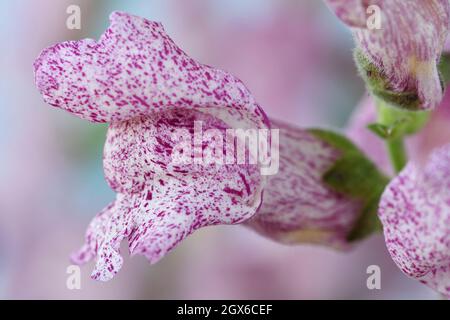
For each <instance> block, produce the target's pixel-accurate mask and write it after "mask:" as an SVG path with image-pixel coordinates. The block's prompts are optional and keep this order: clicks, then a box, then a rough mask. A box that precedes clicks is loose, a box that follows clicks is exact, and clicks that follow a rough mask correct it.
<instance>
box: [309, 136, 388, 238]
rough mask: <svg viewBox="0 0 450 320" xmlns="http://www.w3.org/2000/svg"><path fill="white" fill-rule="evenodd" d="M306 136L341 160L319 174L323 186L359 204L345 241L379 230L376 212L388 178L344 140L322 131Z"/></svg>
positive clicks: (348, 141) (356, 148) (342, 137)
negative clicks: (336, 151) (323, 144)
mask: <svg viewBox="0 0 450 320" xmlns="http://www.w3.org/2000/svg"><path fill="white" fill-rule="evenodd" d="M309 132H311V133H312V134H313V135H314V136H315V137H317V138H319V139H320V140H322V141H324V142H325V143H327V144H328V145H330V146H331V147H333V148H335V149H337V150H338V151H340V152H341V156H340V157H339V158H338V159H337V160H336V161H335V162H334V164H333V165H332V166H331V167H330V168H329V169H328V170H327V171H326V172H325V173H324V174H323V176H322V179H323V181H324V183H325V184H326V185H327V186H328V187H329V188H330V189H332V190H334V191H336V192H338V193H340V194H342V195H345V196H347V197H350V198H353V199H355V200H357V201H360V202H361V204H362V210H361V213H360V215H359V217H358V219H357V221H356V224H355V226H354V228H353V229H352V231H351V232H350V233H349V235H348V240H349V241H356V240H360V239H362V238H364V237H366V236H367V235H369V234H371V233H373V232H376V231H379V230H381V223H380V222H379V220H378V216H377V208H378V202H379V199H380V197H381V194H382V192H383V190H384V188H385V187H386V185H387V184H388V182H389V178H388V177H386V176H385V175H384V174H383V173H381V172H380V171H379V169H378V168H377V166H376V165H375V164H374V163H373V162H372V161H370V160H369V159H368V158H367V157H366V156H365V155H364V153H363V152H362V151H361V150H359V149H358V147H356V146H355V145H354V144H353V143H352V142H351V141H350V140H349V139H347V138H346V137H345V136H343V135H341V134H339V133H336V132H332V131H327V130H323V129H310V130H309Z"/></svg>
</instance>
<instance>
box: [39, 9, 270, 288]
mask: <svg viewBox="0 0 450 320" xmlns="http://www.w3.org/2000/svg"><path fill="white" fill-rule="evenodd" d="M110 20H111V26H110V28H108V30H106V32H105V33H104V34H103V35H102V37H101V38H100V40H99V41H98V42H96V41H94V40H82V41H76V42H64V43H61V44H57V45H55V46H52V47H50V48H47V49H45V50H44V51H43V52H42V53H41V55H40V56H39V57H38V59H37V60H36V62H35V64H34V67H35V80H36V84H37V86H38V88H39V90H40V91H41V93H42V95H43V97H44V99H45V101H46V102H48V103H49V104H51V105H54V106H56V107H60V108H62V109H64V110H67V111H69V112H71V113H73V114H75V115H77V116H79V117H81V118H83V119H87V120H90V121H93V122H110V126H109V129H108V134H107V138H106V143H105V148H104V157H103V163H104V171H105V177H106V180H107V182H108V183H109V185H110V186H111V188H112V189H113V190H115V191H116V192H117V193H118V195H117V199H116V201H115V202H114V203H112V204H110V205H109V206H108V207H106V208H105V209H104V210H103V211H101V212H100V213H99V214H98V215H97V216H96V217H95V218H94V219H93V221H92V222H91V224H90V226H89V227H88V230H87V232H86V237H85V244H84V246H83V247H82V248H81V249H80V251H78V252H77V253H76V254H74V255H73V256H72V260H73V261H74V262H75V263H85V262H87V261H89V260H91V259H93V258H94V257H95V256H97V257H98V258H97V263H96V267H95V270H94V272H93V273H92V277H93V278H94V279H97V280H101V281H107V280H109V279H111V278H112V277H113V276H114V275H115V274H116V273H117V272H118V271H119V269H120V268H121V266H122V263H123V258H122V256H121V254H120V252H119V248H120V244H121V242H122V240H124V239H127V240H128V242H129V247H130V251H131V253H132V254H142V255H144V256H146V257H147V258H148V259H149V260H150V262H152V263H154V262H156V261H158V260H159V259H160V258H162V257H163V256H164V255H165V254H166V253H167V252H169V251H170V250H171V249H173V248H174V247H175V246H176V245H177V244H178V243H179V242H180V241H181V240H183V239H184V238H185V237H186V236H188V235H189V234H191V233H192V232H193V231H195V230H196V229H198V228H201V227H204V226H208V225H215V224H237V223H241V222H243V221H245V220H247V219H249V218H250V217H252V216H253V215H254V214H255V212H256V210H257V208H258V207H259V206H260V204H261V197H262V190H263V187H264V183H265V180H266V179H265V178H264V177H263V176H261V173H260V168H259V165H258V164H249V163H248V159H247V162H245V163H243V164H241V163H239V164H236V162H235V163H232V164H217V163H206V164H205V163H204V162H203V161H202V162H200V163H197V162H195V161H188V162H187V163H181V164H180V163H176V162H174V161H173V160H174V150H175V148H176V147H177V146H178V143H179V141H178V140H177V139H178V138H179V137H178V136H177V134H176V132H177V129H183V130H184V132H187V133H189V134H192V133H194V134H195V130H196V127H195V126H196V123H201V126H202V132H201V133H200V134H202V133H203V132H204V131H206V130H208V129H214V130H216V132H218V133H219V134H222V137H223V140H224V141H221V142H222V143H223V145H225V143H226V141H225V139H226V130H227V129H232V128H240V129H247V128H252V129H259V128H261V129H268V127H269V121H268V119H267V117H266V115H265V114H264V112H263V111H262V109H261V108H260V107H259V105H258V104H257V103H256V102H255V101H254V99H253V97H252V96H251V94H250V93H249V91H248V90H247V89H246V88H245V86H244V85H243V84H242V82H240V81H239V80H238V79H236V78H235V77H233V76H232V75H230V74H228V73H226V72H224V71H221V70H218V69H214V68H212V67H209V66H205V65H201V64H199V63H198V62H196V61H194V60H192V59H191V58H189V57H188V56H187V55H186V54H185V53H184V52H183V51H182V50H181V49H179V48H178V47H177V46H176V45H175V44H174V43H173V42H172V40H171V39H170V38H169V37H168V36H167V35H166V33H165V32H164V29H163V27H162V26H161V25H160V24H158V23H154V22H150V21H148V20H145V19H143V18H139V17H136V16H132V15H128V14H125V13H120V12H114V13H113V14H112V15H111V17H110ZM238 139H239V138H238ZM193 140H195V138H194V139H191V140H190V141H189V142H190V143H189V146H190V148H189V150H190V151H191V152H190V153H188V151H187V150H183V151H184V152H185V154H186V155H187V159H188V160H193V156H194V154H195V151H194V152H192V151H193V150H195V148H200V153H202V152H206V151H205V150H208V148H209V147H211V144H212V143H216V141H215V142H212V141H210V140H206V141H203V140H201V141H200V145H199V146H198V145H195V141H193ZM197 150H198V149H197ZM218 150H219V153H220V155H224V154H225V151H226V148H221V149H218ZM250 153H251V154H249V157H250V158H252V157H254V156H256V155H254V154H253V152H250ZM203 160H204V159H203Z"/></svg>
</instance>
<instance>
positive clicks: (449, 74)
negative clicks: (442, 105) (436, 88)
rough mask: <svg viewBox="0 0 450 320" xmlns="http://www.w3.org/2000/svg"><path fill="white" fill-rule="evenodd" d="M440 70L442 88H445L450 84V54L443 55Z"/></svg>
mask: <svg viewBox="0 0 450 320" xmlns="http://www.w3.org/2000/svg"><path fill="white" fill-rule="evenodd" d="M438 70H439V76H440V79H441V84H442V87H443V88H445V87H447V85H448V84H449V83H450V53H448V52H444V53H443V54H442V55H441V60H440V61H439V65H438Z"/></svg>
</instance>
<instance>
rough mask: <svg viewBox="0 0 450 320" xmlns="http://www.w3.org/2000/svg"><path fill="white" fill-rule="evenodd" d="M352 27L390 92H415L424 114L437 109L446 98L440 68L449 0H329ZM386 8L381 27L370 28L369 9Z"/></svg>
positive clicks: (357, 42) (449, 11)
mask: <svg viewBox="0 0 450 320" xmlns="http://www.w3.org/2000/svg"><path fill="white" fill-rule="evenodd" d="M327 3H328V5H329V7H330V8H331V9H332V10H333V11H334V12H335V13H336V15H337V16H338V17H339V18H340V19H341V20H342V21H343V22H344V23H345V24H347V25H348V26H349V27H350V28H352V32H353V35H354V38H355V42H356V45H357V48H358V49H360V50H362V52H363V54H364V55H365V57H366V58H367V59H369V60H370V62H371V63H373V64H374V65H375V66H376V67H377V69H378V70H379V71H380V72H381V74H382V75H383V77H384V78H385V80H386V81H387V83H388V85H389V88H388V89H389V90H392V91H394V92H397V93H413V94H416V95H417V96H418V98H419V100H420V106H419V108H421V109H429V108H434V107H436V106H437V105H438V104H439V102H440V101H441V99H442V91H443V90H442V87H441V83H440V80H439V73H438V70H437V63H438V62H439V59H440V56H441V53H442V50H443V47H444V43H445V40H446V37H447V33H448V27H449V19H450V5H449V2H448V1H447V0H427V1H423V0H410V1H392V0H374V1H363V0H350V1H349V0H327ZM369 5H376V6H378V7H379V8H380V13H381V28H380V29H369V28H368V27H367V19H368V17H369V15H368V14H366V9H367V8H368V6H369Z"/></svg>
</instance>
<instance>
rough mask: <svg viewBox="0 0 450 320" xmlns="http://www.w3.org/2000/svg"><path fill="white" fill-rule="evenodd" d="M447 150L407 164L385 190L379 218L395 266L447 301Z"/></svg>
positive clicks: (449, 219) (449, 178) (449, 190)
mask: <svg viewBox="0 0 450 320" xmlns="http://www.w3.org/2000/svg"><path fill="white" fill-rule="evenodd" d="M449 163H450V145H447V146H444V147H441V148H438V149H436V150H435V151H433V153H432V154H431V156H430V158H429V159H428V161H427V163H426V164H425V166H420V165H418V164H416V163H413V162H411V163H410V164H408V166H407V167H406V168H405V169H404V170H403V171H402V172H401V173H400V175H399V176H397V177H396V178H394V179H393V180H392V182H391V183H390V184H389V186H388V187H387V188H386V190H385V192H384V194H383V196H382V198H381V202H380V207H379V217H380V219H381V221H382V223H383V225H384V235H385V238H386V245H387V248H388V250H389V252H390V254H391V256H392V258H393V259H394V261H395V263H396V264H397V265H398V267H399V268H400V269H401V270H402V271H403V272H404V273H406V274H407V275H408V276H410V277H412V278H415V279H418V280H420V281H421V282H423V283H424V284H426V285H428V286H430V287H431V288H433V289H435V290H436V291H438V292H440V293H441V294H443V295H445V296H446V297H448V298H450V169H449V168H450V166H449Z"/></svg>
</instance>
